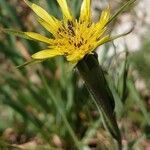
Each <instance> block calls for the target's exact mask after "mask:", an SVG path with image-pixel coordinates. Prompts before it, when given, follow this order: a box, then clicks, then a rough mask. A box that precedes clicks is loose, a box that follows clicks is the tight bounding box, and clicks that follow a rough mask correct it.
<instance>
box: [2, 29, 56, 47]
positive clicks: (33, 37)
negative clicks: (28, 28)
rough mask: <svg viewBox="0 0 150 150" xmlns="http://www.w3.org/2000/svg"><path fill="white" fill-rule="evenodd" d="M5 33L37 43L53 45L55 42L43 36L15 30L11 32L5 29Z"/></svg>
mask: <svg viewBox="0 0 150 150" xmlns="http://www.w3.org/2000/svg"><path fill="white" fill-rule="evenodd" d="M3 31H4V32H5V33H8V34H13V35H15V36H18V37H21V38H25V39H29V40H36V41H40V42H44V43H47V44H51V43H52V42H53V40H51V39H49V38H47V37H45V36H43V35H41V34H38V33H34V32H21V31H15V30H11V29H3Z"/></svg>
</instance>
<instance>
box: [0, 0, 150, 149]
mask: <svg viewBox="0 0 150 150" xmlns="http://www.w3.org/2000/svg"><path fill="white" fill-rule="evenodd" d="M145 1H146V0H145ZM32 2H35V3H37V4H39V5H41V6H42V7H44V8H45V9H46V10H47V11H48V12H50V13H51V14H53V15H54V16H57V17H58V18H61V13H60V10H59V7H58V5H57V2H56V0H42V1H40V0H34V1H32ZM68 2H69V4H70V7H71V8H72V11H73V12H74V15H75V16H77V17H78V16H79V11H80V4H81V2H82V1H81V0H70V1H69V0H68ZM92 2H93V5H92V8H93V14H94V15H93V17H94V18H95V20H96V17H97V16H98V15H99V14H100V12H101V10H102V9H103V7H105V5H106V4H108V1H102V0H93V1H92ZM124 2H126V0H117V1H113V2H112V1H110V5H111V7H112V12H115V10H117V8H119V7H120V6H121V5H122V4H123V3H124ZM143 5H144V4H143ZM99 6H100V7H99ZM101 6H102V7H101ZM140 6H141V5H140V4H139V3H138V2H137V3H136V4H135V5H132V6H131V8H128V9H127V10H126V11H124V13H123V14H122V15H121V16H119V17H118V19H117V20H116V21H115V22H114V23H113V25H112V26H111V28H112V29H114V31H117V28H119V24H120V23H121V22H123V23H124V21H122V20H121V19H122V18H123V17H122V16H124V18H128V16H129V15H130V21H133V22H135V24H138V23H139V22H140V23H142V24H141V26H142V29H143V28H144V29H145V32H144V33H143V34H142V35H141V36H140V39H141V40H140V46H139V47H138V48H136V49H137V50H135V51H133V50H131V49H130V46H128V43H126V40H124V38H122V40H123V41H125V42H124V44H122V45H123V48H122V49H123V50H122V51H121V52H119V49H120V47H119V46H117V44H116V43H109V44H106V45H105V46H103V47H102V48H100V49H101V52H100V54H99V59H100V64H101V65H102V67H103V68H104V70H105V72H106V77H107V80H108V83H109V86H110V88H111V90H112V93H113V96H114V98H115V102H116V108H115V110H116V115H117V120H118V124H119V127H120V130H121V134H122V137H123V140H122V141H123V148H124V149H133V150H134V149H135V150H148V148H149V147H150V144H149V142H150V119H149V118H150V113H149V110H150V40H149V39H148V38H147V37H148V33H150V32H149V31H148V32H147V29H148V28H149V24H148V23H147V22H146V21H145V20H146V19H143V20H140V19H139V15H138V11H141V7H140ZM144 7H145V5H144ZM141 13H142V12H141ZM143 13H144V12H143ZM144 15H146V14H144ZM144 15H143V16H144ZM0 27H3V28H11V29H17V30H21V31H36V32H39V33H41V34H43V35H47V36H50V34H49V33H48V32H47V31H46V30H44V29H43V28H42V27H41V26H40V25H39V24H38V23H37V21H36V20H35V15H34V14H33V12H32V11H31V10H30V8H29V7H28V6H26V4H25V3H24V2H23V1H20V0H0ZM137 31H141V30H140V28H138V26H137V30H135V31H134V33H135V35H136V34H137V35H138V34H139V32H137ZM114 33H115V32H114ZM145 33H147V34H145ZM126 38H128V37H126ZM132 40H133V41H134V38H133V39H132ZM118 42H119V41H118ZM119 43H120V42H119ZM132 44H133V45H136V44H137V45H139V44H138V43H136V42H135V43H131V45H132ZM43 47H44V45H43V44H41V43H37V42H33V41H28V40H25V39H20V38H17V37H15V36H12V35H6V34H4V33H0V150H7V149H28V150H30V149H31V150H34V149H35V150H44V149H46V150H48V149H54V150H55V149H58V150H61V149H62V150H63V149H64V150H73V149H76V146H75V142H80V143H81V144H82V145H84V149H85V150H86V149H87V150H88V149H89V150H90V149H93V150H100V149H102V150H105V149H110V150H113V149H115V145H114V141H113V139H112V138H111V136H110V135H109V133H108V132H107V131H106V130H105V129H104V127H103V125H102V122H101V118H100V115H99V113H98V111H97V108H96V106H95V105H94V103H93V101H92V99H91V96H90V94H89V92H88V90H87V89H86V87H85V86H84V84H83V81H82V79H81V78H80V76H79V75H78V73H77V71H76V69H71V68H70V66H69V64H68V63H67V62H66V61H65V60H64V59H63V58H62V57H57V58H53V59H50V60H47V61H45V62H43V63H40V64H33V65H30V66H27V67H25V68H22V69H16V66H17V65H20V64H22V63H24V62H25V61H27V60H29V59H30V55H31V54H33V53H35V52H37V51H38V50H41V49H42V48H43Z"/></svg>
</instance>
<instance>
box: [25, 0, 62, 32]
mask: <svg viewBox="0 0 150 150" xmlns="http://www.w3.org/2000/svg"><path fill="white" fill-rule="evenodd" d="M24 1H25V3H26V4H27V5H28V6H29V7H30V8H31V9H32V10H33V11H34V12H35V13H36V14H37V15H38V16H39V17H40V18H41V19H43V20H44V21H45V22H46V23H47V24H49V27H50V29H49V30H50V31H51V33H52V34H53V33H54V32H56V31H57V29H58V28H59V25H60V22H59V21H58V20H57V19H56V18H55V17H53V16H51V15H49V14H48V13H47V12H46V11H45V10H44V9H43V8H41V7H40V6H38V5H36V4H34V3H31V2H29V1H27V0H24Z"/></svg>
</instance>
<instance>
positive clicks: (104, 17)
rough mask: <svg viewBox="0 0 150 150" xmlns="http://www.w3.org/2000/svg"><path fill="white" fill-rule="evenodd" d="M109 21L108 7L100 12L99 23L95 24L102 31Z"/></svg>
mask: <svg viewBox="0 0 150 150" xmlns="http://www.w3.org/2000/svg"><path fill="white" fill-rule="evenodd" d="M109 19H110V7H108V8H106V9H105V10H103V11H102V13H101V17H100V20H99V22H98V23H97V24H98V26H99V30H101V29H103V28H104V27H105V25H106V24H107V22H108V21H109Z"/></svg>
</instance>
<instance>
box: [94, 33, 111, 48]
mask: <svg viewBox="0 0 150 150" xmlns="http://www.w3.org/2000/svg"><path fill="white" fill-rule="evenodd" d="M110 41H111V38H110V36H109V35H107V36H105V37H103V38H102V39H100V40H99V41H98V42H97V44H96V46H95V47H97V46H100V45H102V44H104V43H107V42H110Z"/></svg>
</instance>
